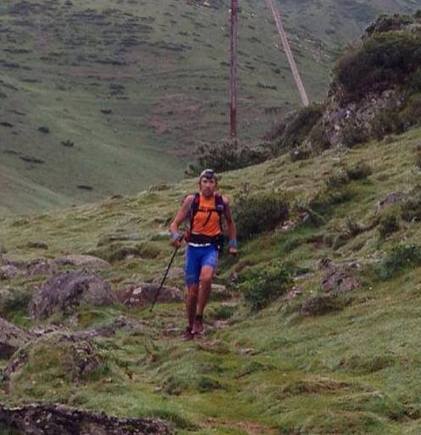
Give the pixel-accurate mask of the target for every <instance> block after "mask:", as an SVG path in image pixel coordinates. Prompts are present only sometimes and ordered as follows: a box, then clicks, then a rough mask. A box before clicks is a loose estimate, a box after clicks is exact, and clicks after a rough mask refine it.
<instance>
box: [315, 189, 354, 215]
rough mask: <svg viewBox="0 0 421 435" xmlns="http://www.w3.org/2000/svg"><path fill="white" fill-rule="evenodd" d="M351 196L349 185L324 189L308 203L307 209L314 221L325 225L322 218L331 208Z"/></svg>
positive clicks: (352, 194) (352, 193)
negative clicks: (314, 218) (313, 216)
mask: <svg viewBox="0 0 421 435" xmlns="http://www.w3.org/2000/svg"><path fill="white" fill-rule="evenodd" d="M353 196H354V192H353V191H352V190H351V189H350V186H349V185H345V186H342V187H339V188H336V189H335V188H331V187H326V188H325V189H322V190H321V191H319V192H318V193H317V195H316V196H315V197H314V198H313V199H312V200H311V201H310V203H309V205H308V209H309V210H310V211H311V213H312V214H314V215H315V217H316V221H320V222H319V223H325V222H326V220H325V219H324V218H323V216H325V215H327V214H329V213H330V211H331V209H332V208H333V207H335V206H338V205H340V204H343V203H344V202H347V201H349V200H350V199H352V197H353ZM315 223H316V222H315Z"/></svg>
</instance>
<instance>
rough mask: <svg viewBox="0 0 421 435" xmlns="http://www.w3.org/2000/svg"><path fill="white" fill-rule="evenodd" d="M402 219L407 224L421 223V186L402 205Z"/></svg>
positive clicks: (416, 187)
mask: <svg viewBox="0 0 421 435" xmlns="http://www.w3.org/2000/svg"><path fill="white" fill-rule="evenodd" d="M401 217H402V219H403V220H405V221H406V222H412V221H414V220H415V221H417V222H421V185H418V186H415V187H414V189H412V191H411V192H410V193H409V195H408V198H407V199H406V200H405V201H404V202H403V203H402V205H401Z"/></svg>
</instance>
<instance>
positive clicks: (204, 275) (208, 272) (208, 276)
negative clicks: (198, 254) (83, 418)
mask: <svg viewBox="0 0 421 435" xmlns="http://www.w3.org/2000/svg"><path fill="white" fill-rule="evenodd" d="M213 273H214V270H213V268H211V267H204V268H202V270H201V272H200V282H201V283H202V284H210V283H212V279H213Z"/></svg>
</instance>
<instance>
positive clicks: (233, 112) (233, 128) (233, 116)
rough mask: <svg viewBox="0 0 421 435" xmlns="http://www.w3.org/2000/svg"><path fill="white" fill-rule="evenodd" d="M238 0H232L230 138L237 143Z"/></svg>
mask: <svg viewBox="0 0 421 435" xmlns="http://www.w3.org/2000/svg"><path fill="white" fill-rule="evenodd" d="M237 47H238V0H231V33H230V136H231V139H233V140H234V141H237V86H238V84H237Z"/></svg>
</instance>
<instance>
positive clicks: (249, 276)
mask: <svg viewBox="0 0 421 435" xmlns="http://www.w3.org/2000/svg"><path fill="white" fill-rule="evenodd" d="M291 283H292V280H291V273H290V270H289V268H287V267H286V266H285V265H283V264H279V263H277V262H273V263H271V264H267V265H264V266H256V267H254V268H252V269H249V270H247V271H246V272H244V273H243V274H241V275H240V290H241V291H242V292H243V294H244V299H245V301H246V304H247V305H248V306H249V307H250V309H251V310H252V311H259V310H261V309H262V308H264V307H266V306H267V305H269V304H270V303H271V302H272V301H274V300H276V299H277V298H279V297H280V296H282V295H283V294H285V293H286V291H287V290H288V288H289V286H290V285H291Z"/></svg>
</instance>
